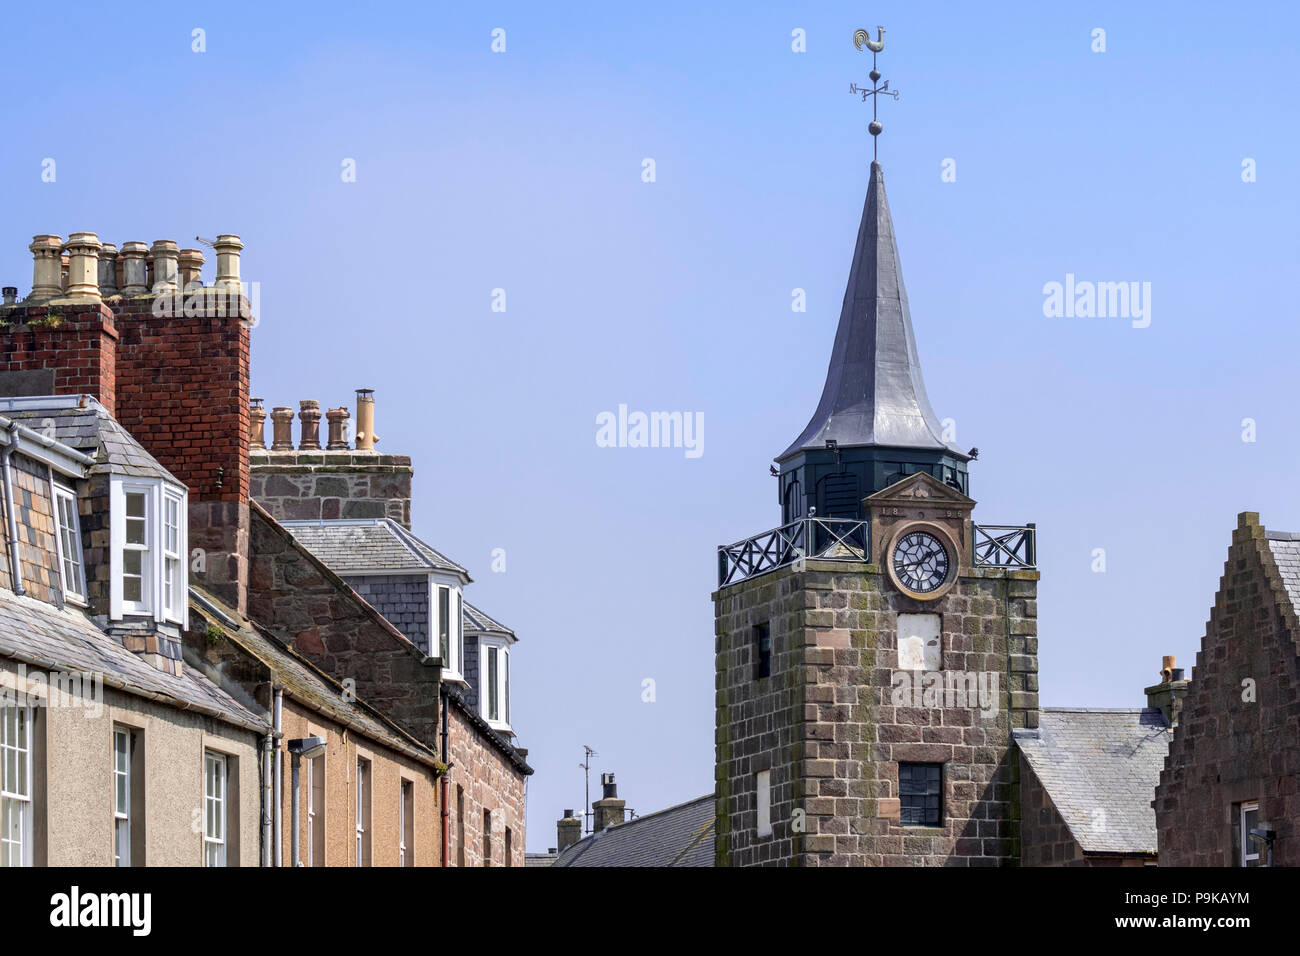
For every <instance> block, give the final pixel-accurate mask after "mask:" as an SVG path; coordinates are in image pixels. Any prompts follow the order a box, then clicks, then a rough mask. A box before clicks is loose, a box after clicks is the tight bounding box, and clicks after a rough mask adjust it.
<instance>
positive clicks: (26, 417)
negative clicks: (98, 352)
mask: <svg viewBox="0 0 1300 956" xmlns="http://www.w3.org/2000/svg"><path fill="white" fill-rule="evenodd" d="M71 398H77V399H79V401H80V404H79V405H75V406H74V405H72V403H71V401H70V399H71ZM49 401H50V404H48V405H42V404H40V403H39V402H33V400H32V399H30V398H29V399H25V400H23V401H21V402H20V403H18V402H14V403H0V404H2V405H4V406H9V405H12V406H13V407H5V408H4V415H5V417H6V418H9V419H11V420H13V421H16V422H19V423H20V424H23V425H26V426H27V427H28V428H30V429H32V430H33V431H36V432H40V433H41V434H48V433H49V428H50V426H51V425H52V426H53V436H52V437H54V438H56V439H57V440H59V441H61V442H63V443H64V444H65V445H69V446H71V447H72V448H75V449H77V450H78V451H80V452H82V453H84V454H87V455H91V456H93V457H94V458H95V460H96V462H97V463H96V464H95V465H94V466H92V467H91V469H90V472H91V474H97V473H106V472H108V473H112V474H115V475H128V476H130V477H133V478H165V479H167V480H168V481H171V482H174V483H176V484H181V481H180V480H179V479H178V478H176V476H175V475H173V474H172V473H171V472H170V471H168V470H167V469H166V468H164V467H163V466H162V465H160V464H159V463H158V460H157V459H156V458H154V457H153V455H151V454H149V453H148V452H147V451H145V450H144V446H143V445H141V444H140V443H139V442H138V441H136V440H135V439H134V438H133V437H131V433H130V432H128V431H127V430H126V429H125V428H123V427H122V425H121V424H120V423H119V422H118V421H117V419H115V418H114V417H113V416H112V415H110V414H109V413H108V409H106V408H105V407H104V406H103V405H101V404H100V403H99V402H98V401H96V400H95V399H94V398H92V397H91V396H89V395H82V396H72V397H68V396H50V399H49Z"/></svg>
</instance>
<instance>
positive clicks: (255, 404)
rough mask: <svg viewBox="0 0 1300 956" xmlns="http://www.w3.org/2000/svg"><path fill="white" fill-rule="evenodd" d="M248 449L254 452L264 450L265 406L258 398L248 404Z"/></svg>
mask: <svg viewBox="0 0 1300 956" xmlns="http://www.w3.org/2000/svg"><path fill="white" fill-rule="evenodd" d="M248 447H249V448H250V449H253V450H255V451H265V450H266V406H265V405H263V404H262V400H261V399H260V398H254V399H252V400H251V401H250V402H249V403H248Z"/></svg>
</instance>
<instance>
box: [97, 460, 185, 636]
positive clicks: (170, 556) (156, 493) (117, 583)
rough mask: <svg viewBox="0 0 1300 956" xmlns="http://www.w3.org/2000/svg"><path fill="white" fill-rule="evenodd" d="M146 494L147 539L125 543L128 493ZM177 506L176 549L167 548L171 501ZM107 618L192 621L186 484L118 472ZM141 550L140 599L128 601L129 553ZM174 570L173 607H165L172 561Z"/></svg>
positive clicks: (112, 499)
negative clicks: (141, 477)
mask: <svg viewBox="0 0 1300 956" xmlns="http://www.w3.org/2000/svg"><path fill="white" fill-rule="evenodd" d="M135 494H139V495H143V496H144V501H145V514H144V516H145V541H144V544H143V545H128V544H127V542H126V525H127V516H126V501H127V495H135ZM169 503H171V504H174V505H175V506H176V507H177V511H178V517H179V527H178V528H177V529H176V530H177V535H176V539H177V540H176V544H177V548H176V550H172V549H171V548H170V547H168V541H167V539H166V523H167V521H166V519H167V507H168V504H169ZM109 508H110V530H109V550H110V557H109V571H110V577H111V584H110V588H109V617H110V618H111V619H113V620H121V619H122V618H124V617H127V616H134V617H149V618H153V619H154V620H155V621H170V622H172V623H175V624H179V625H180V626H181V627H188V626H189V596H188V589H189V565H188V562H187V561H186V559H185V558H186V555H187V554H188V553H189V527H188V526H189V496H188V492H187V491H186V490H185V489H184V488H178V487H177V486H175V485H172V484H170V483H167V482H164V481H162V480H161V479H159V480H156V481H150V480H148V479H135V478H120V477H116V476H115V477H114V478H113V479H112V483H111V485H110V488H109ZM128 550H132V551H140V552H142V553H143V554H144V555H145V557H143V558H142V559H141V573H142V575H143V578H144V580H143V582H142V585H141V587H142V591H141V600H139V601H128V600H126V596H125V577H124V575H125V571H126V559H125V553H126V552H127V551H128ZM169 561H173V562H174V564H173V565H171V568H172V571H173V573H174V580H173V587H172V595H171V606H170V607H168V606H167V596H166V584H165V582H166V575H167V569H168V562H169Z"/></svg>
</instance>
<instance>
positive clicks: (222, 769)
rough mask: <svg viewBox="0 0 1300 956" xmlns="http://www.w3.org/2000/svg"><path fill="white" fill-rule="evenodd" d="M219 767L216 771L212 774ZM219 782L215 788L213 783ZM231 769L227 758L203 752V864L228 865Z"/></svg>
mask: <svg viewBox="0 0 1300 956" xmlns="http://www.w3.org/2000/svg"><path fill="white" fill-rule="evenodd" d="M214 768H215V770H216V772H215V773H212V772H211V771H212V770H213V769H214ZM212 783H215V784H216V786H215V787H211V786H209V784H212ZM229 794H230V768H229V766H227V763H226V755H225V754H222V753H217V752H216V751H215V750H205V751H203V865H204V866H225V865H226V860H227V859H228V855H227V850H228V847H227V845H226V839H227V836H228V824H229V819H230V818H229V814H228V812H227V809H228V808H227V803H228V798H229Z"/></svg>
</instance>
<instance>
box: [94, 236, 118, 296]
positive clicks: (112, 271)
mask: <svg viewBox="0 0 1300 956" xmlns="http://www.w3.org/2000/svg"><path fill="white" fill-rule="evenodd" d="M117 270H118V263H117V246H115V245H113V244H112V243H111V242H105V243H104V244H103V245H101V246H100V247H99V294H100V295H101V296H102V297H104V298H108V297H109V296H111V295H117V292H118V288H117Z"/></svg>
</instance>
